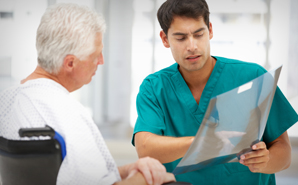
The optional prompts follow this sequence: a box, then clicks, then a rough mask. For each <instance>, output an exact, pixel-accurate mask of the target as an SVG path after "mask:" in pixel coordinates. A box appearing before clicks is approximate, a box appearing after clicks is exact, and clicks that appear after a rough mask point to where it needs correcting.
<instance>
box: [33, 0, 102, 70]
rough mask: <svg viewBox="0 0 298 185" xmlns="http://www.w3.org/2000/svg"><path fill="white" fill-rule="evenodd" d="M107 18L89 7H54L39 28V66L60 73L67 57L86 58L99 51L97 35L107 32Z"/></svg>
mask: <svg viewBox="0 0 298 185" xmlns="http://www.w3.org/2000/svg"><path fill="white" fill-rule="evenodd" d="M105 28H106V25H105V21H104V19H103V18H102V17H101V16H99V15H98V14H97V13H96V12H95V11H93V10H91V9H89V8H88V7H83V6H79V5H76V4H56V5H53V6H50V7H49V8H48V9H47V10H46V12H45V13H44V15H43V16H42V18H41V22H40V24H39V27H38V29H37V36H36V49H37V53H38V64H39V66H40V67H42V68H43V69H44V70H46V71H47V72H48V73H52V74H57V73H58V72H59V70H60V68H61V67H62V65H63V60H64V58H65V57H66V56H67V55H75V56H76V57H78V58H79V59H80V60H84V59H86V58H87V57H88V56H89V55H90V54H91V53H93V52H94V51H95V37H96V34H97V33H104V31H105Z"/></svg>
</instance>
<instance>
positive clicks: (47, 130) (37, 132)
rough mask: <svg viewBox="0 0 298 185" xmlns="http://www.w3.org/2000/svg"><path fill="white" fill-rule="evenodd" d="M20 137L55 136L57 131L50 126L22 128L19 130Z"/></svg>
mask: <svg viewBox="0 0 298 185" xmlns="http://www.w3.org/2000/svg"><path fill="white" fill-rule="evenodd" d="M19 135H20V137H33V136H37V137H38V136H50V137H51V138H53V137H54V136H55V130H54V129H52V128H51V127H49V126H46V127H40V128H21V129H20V130H19Z"/></svg>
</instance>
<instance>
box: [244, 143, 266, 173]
mask: <svg viewBox="0 0 298 185" xmlns="http://www.w3.org/2000/svg"><path fill="white" fill-rule="evenodd" d="M252 150H253V151H251V152H248V153H246V154H243V155H241V156H240V161H239V162H240V163H241V164H243V165H245V166H247V167H248V168H249V170H250V171H251V172H253V173H259V172H262V169H264V168H266V166H267V164H268V162H269V159H270V158H269V150H267V147H266V144H265V143H264V142H259V143H257V144H254V145H253V146H252Z"/></svg>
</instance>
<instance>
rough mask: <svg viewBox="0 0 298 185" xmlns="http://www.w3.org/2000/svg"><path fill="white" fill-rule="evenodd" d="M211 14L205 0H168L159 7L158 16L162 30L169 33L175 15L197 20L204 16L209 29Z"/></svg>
mask: <svg viewBox="0 0 298 185" xmlns="http://www.w3.org/2000/svg"><path fill="white" fill-rule="evenodd" d="M209 14H210V12H209V8H208V4H207V3H206V1H205V0H167V1H166V2H164V3H163V4H162V5H161V6H160V8H159V9H158V12H157V18H158V22H159V24H160V26H161V28H162V30H163V31H164V32H165V34H166V35H167V34H168V30H169V28H170V26H171V24H172V22H173V19H174V17H175V16H179V17H188V18H194V19H196V20H197V19H199V17H203V19H204V22H205V24H206V25H207V27H208V29H209Z"/></svg>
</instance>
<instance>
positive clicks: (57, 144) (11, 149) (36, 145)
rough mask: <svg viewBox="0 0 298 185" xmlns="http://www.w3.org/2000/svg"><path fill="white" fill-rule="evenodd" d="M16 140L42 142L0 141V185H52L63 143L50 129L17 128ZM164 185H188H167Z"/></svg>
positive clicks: (64, 151) (54, 182) (168, 184)
mask: <svg viewBox="0 0 298 185" xmlns="http://www.w3.org/2000/svg"><path fill="white" fill-rule="evenodd" d="M19 135H20V137H39V136H48V137H49V139H46V140H8V139H5V138H3V137H0V185H55V184H56V181H57V175H58V172H59V168H60V165H61V163H62V161H63V159H64V157H65V156H66V146H65V142H64V139H63V138H62V136H61V135H59V133H57V132H55V130H54V129H52V128H51V127H48V126H46V127H43V128H21V129H20V130H19ZM164 185H191V184H190V183H185V182H170V183H165V184H164Z"/></svg>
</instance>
